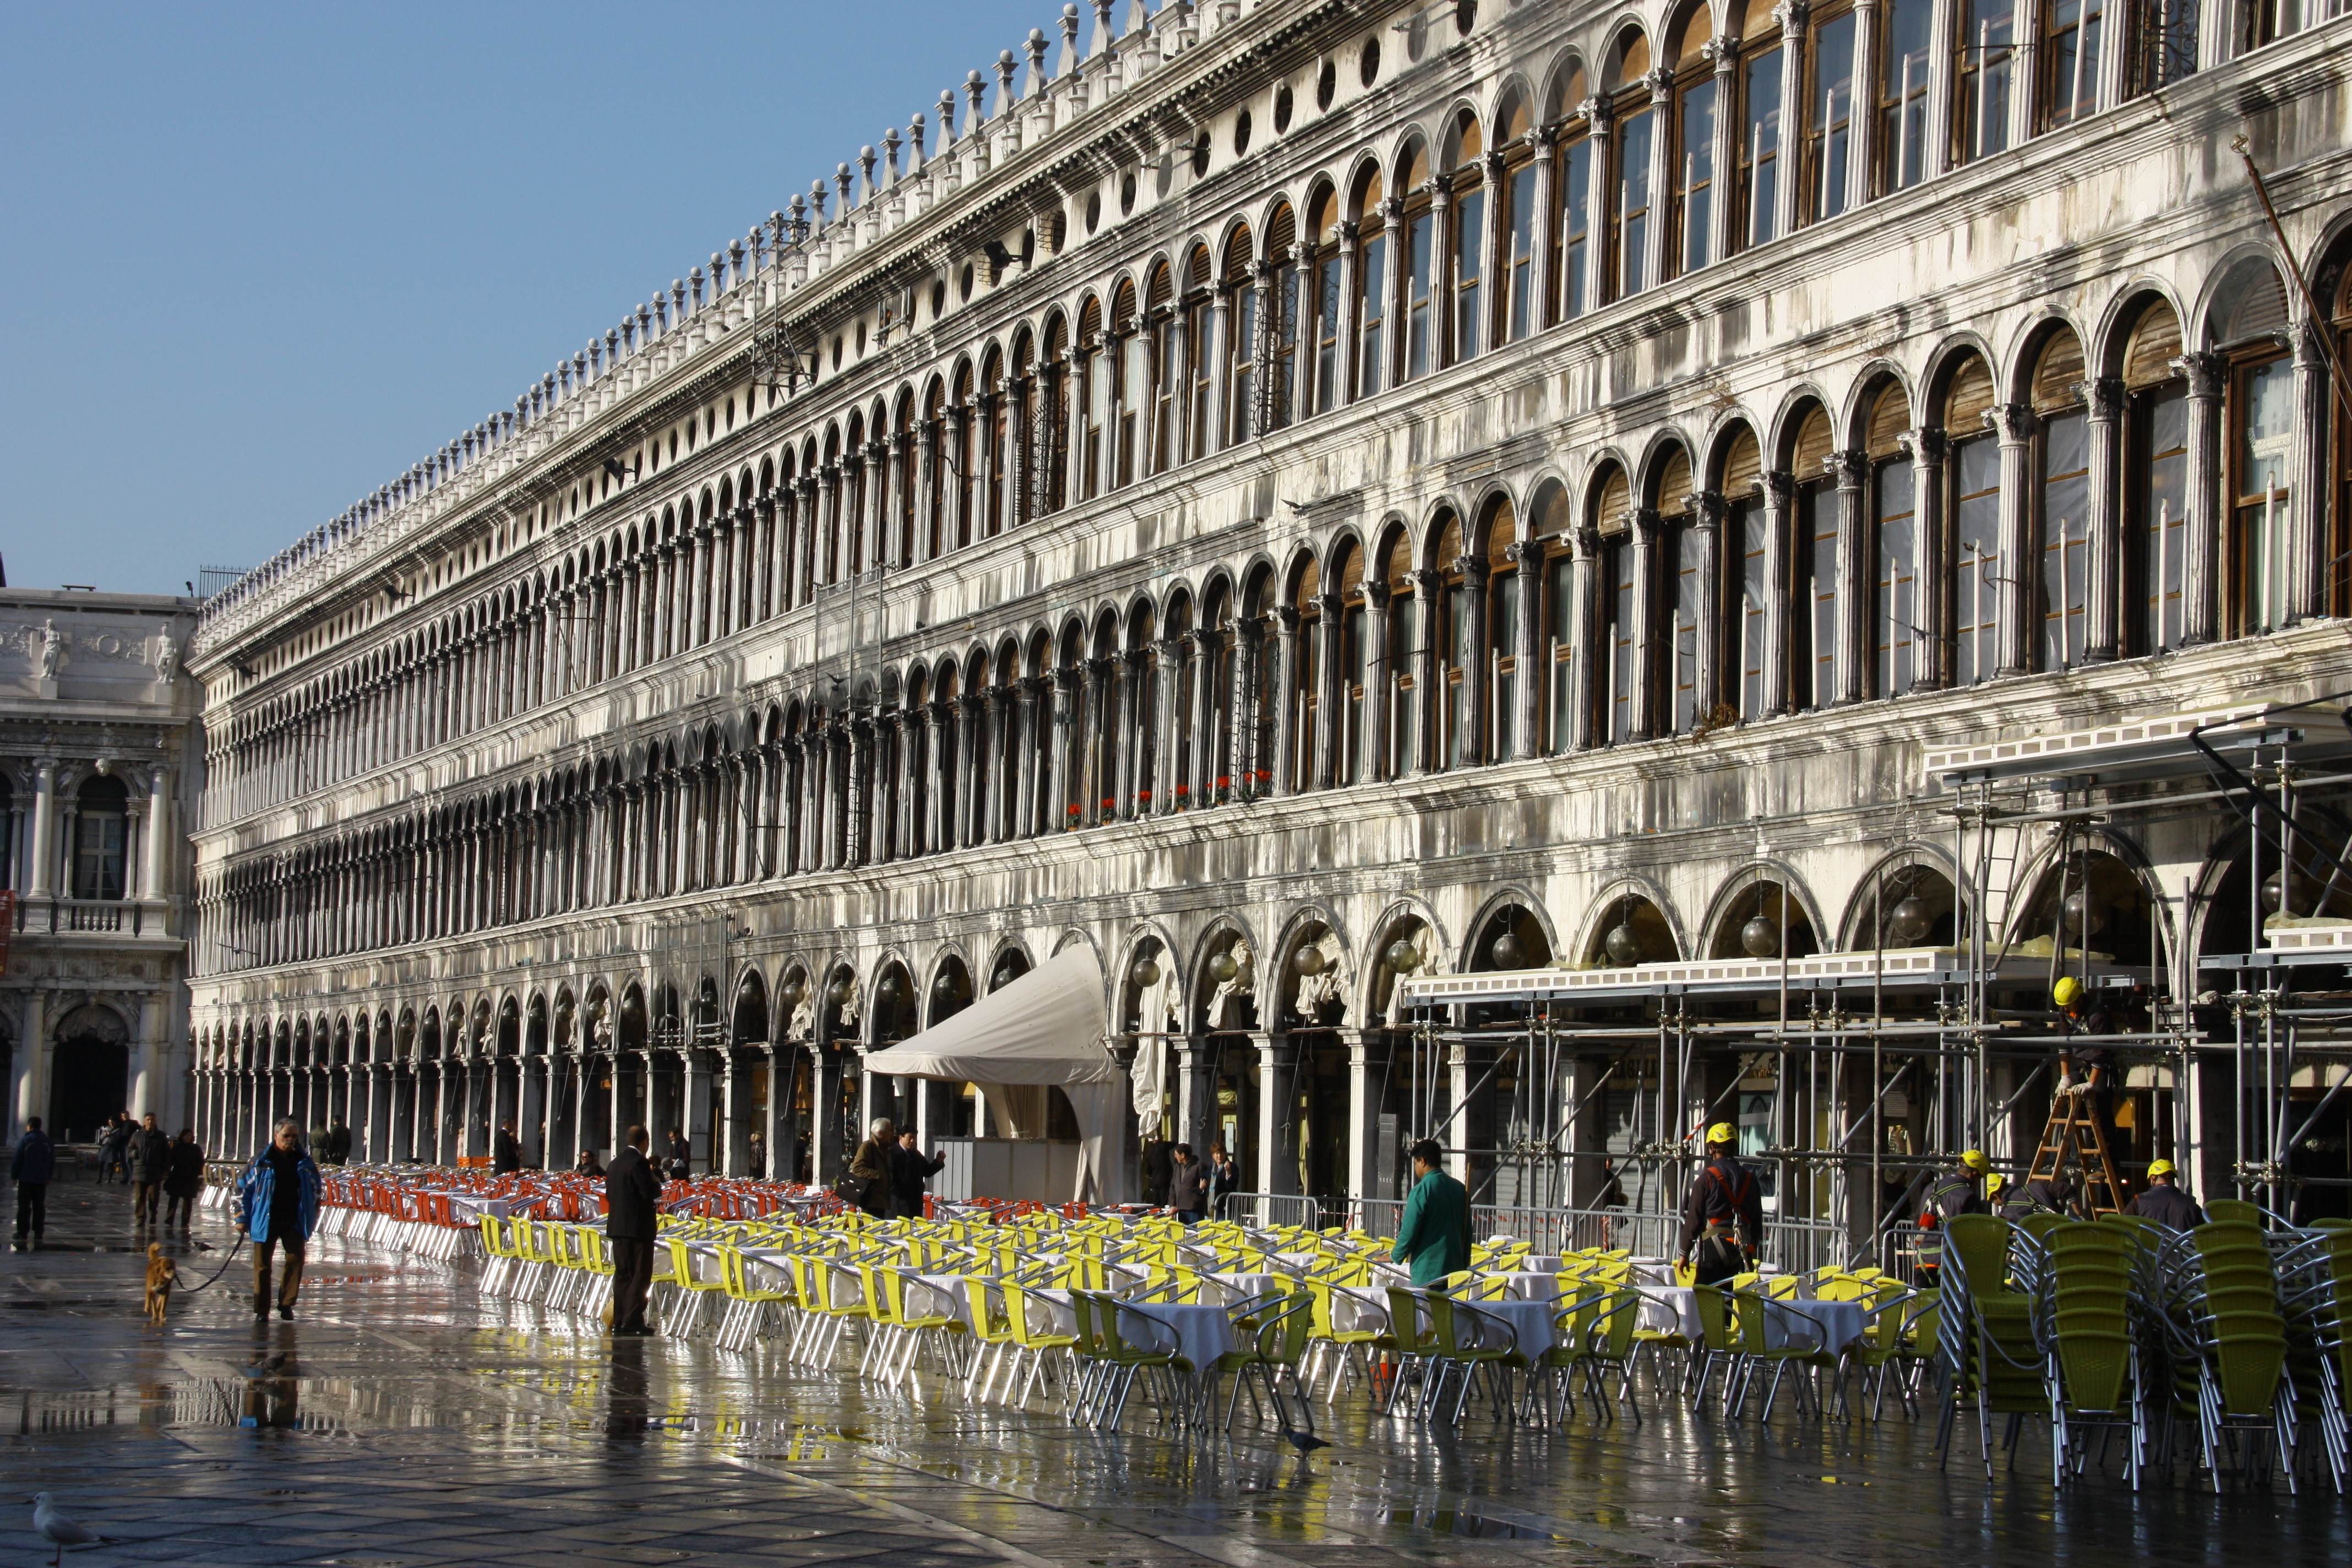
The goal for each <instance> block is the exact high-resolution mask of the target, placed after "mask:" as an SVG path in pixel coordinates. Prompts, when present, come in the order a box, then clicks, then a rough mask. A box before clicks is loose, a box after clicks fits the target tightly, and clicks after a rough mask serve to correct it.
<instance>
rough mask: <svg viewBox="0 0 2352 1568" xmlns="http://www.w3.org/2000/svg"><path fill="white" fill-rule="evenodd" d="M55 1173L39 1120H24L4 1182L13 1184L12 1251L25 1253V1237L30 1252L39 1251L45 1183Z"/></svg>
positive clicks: (45, 1217)
mask: <svg viewBox="0 0 2352 1568" xmlns="http://www.w3.org/2000/svg"><path fill="white" fill-rule="evenodd" d="M57 1173H58V1151H57V1146H56V1145H55V1144H52V1143H51V1142H49V1135H48V1134H47V1133H46V1132H44V1131H41V1119H40V1118H39V1117H37V1116H28V1117H26V1118H25V1135H24V1136H23V1137H22V1138H19V1139H17V1140H16V1152H15V1153H13V1154H11V1155H9V1156H8V1179H9V1180H10V1181H12V1182H14V1183H16V1250H17V1251H19V1252H23V1251H26V1240H25V1238H26V1237H27V1236H30V1237H32V1243H31V1248H30V1250H32V1251H35V1252H38V1251H39V1250H40V1249H41V1232H43V1231H44V1230H47V1228H48V1226H49V1182H50V1179H51V1178H52V1177H54V1176H56V1174H57Z"/></svg>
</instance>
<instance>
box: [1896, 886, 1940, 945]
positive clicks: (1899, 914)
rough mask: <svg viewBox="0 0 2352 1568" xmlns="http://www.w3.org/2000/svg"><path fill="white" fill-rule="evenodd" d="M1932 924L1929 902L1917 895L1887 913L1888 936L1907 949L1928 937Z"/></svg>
mask: <svg viewBox="0 0 2352 1568" xmlns="http://www.w3.org/2000/svg"><path fill="white" fill-rule="evenodd" d="M1932 923H1933V919H1932V917H1931V916H1930V915H1929V914H1928V912H1927V900H1925V899H1923V898H1921V897H1920V896H1919V895H1918V894H1916V893H1914V894H1912V895H1911V896H1910V897H1909V898H1907V899H1905V900H1902V901H1901V902H1900V903H1898V904H1896V905H1895V907H1894V908H1893V909H1891V910H1888V911H1887V912H1886V934H1887V935H1888V936H1890V937H1892V938H1894V939H1895V941H1896V942H1899V943H1901V944H1902V945H1904V946H1906V947H1908V946H1910V945H1911V944H1912V943H1913V942H1917V941H1918V940H1919V939H1920V938H1921V937H1923V936H1926V935H1927V928H1928V926H1929V925H1930V924H1932Z"/></svg>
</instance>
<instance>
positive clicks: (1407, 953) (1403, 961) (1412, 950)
mask: <svg viewBox="0 0 2352 1568" xmlns="http://www.w3.org/2000/svg"><path fill="white" fill-rule="evenodd" d="M1388 959H1389V967H1390V968H1391V969H1393V970H1395V971H1396V972H1397V973H1399V974H1411V973H1412V972H1413V971H1414V970H1416V969H1419V968H1420V967H1421V949H1419V948H1417V947H1415V946H1413V944H1412V942H1407V941H1406V940H1405V939H1404V938H1403V937H1399V938H1397V939H1396V941H1394V942H1391V943H1389V952H1388Z"/></svg>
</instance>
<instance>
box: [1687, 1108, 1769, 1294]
mask: <svg viewBox="0 0 2352 1568" xmlns="http://www.w3.org/2000/svg"><path fill="white" fill-rule="evenodd" d="M1738 1146H1739V1135H1738V1133H1737V1132H1734V1131H1732V1130H1731V1124H1730V1123H1729V1122H1727V1121H1718V1122H1717V1123H1716V1124H1715V1125H1714V1126H1712V1127H1710V1128H1708V1129H1707V1130H1706V1166H1705V1167H1704V1168H1702V1169H1701V1170H1700V1172H1699V1173H1698V1180H1696V1181H1695V1182H1693V1183H1692V1184H1691V1189H1690V1196H1689V1197H1688V1198H1687V1199H1685V1201H1684V1203H1683V1234H1682V1243H1681V1245H1680V1247H1678V1248H1677V1249H1676V1251H1675V1262H1676V1263H1683V1262H1689V1263H1692V1264H1693V1265H1694V1272H1693V1274H1692V1277H1691V1282H1692V1283H1693V1284H1695V1285H1719V1284H1722V1283H1723V1282H1724V1281H1726V1280H1728V1279H1732V1278H1734V1277H1735V1276H1737V1275H1741V1274H1745V1273H1747V1272H1748V1271H1749V1270H1750V1269H1752V1268H1755V1267H1756V1251H1757V1248H1758V1247H1760V1246H1762V1245H1763V1241H1764V1194H1763V1192H1762V1190H1761V1189H1760V1188H1759V1186H1758V1184H1757V1181H1756V1173H1754V1172H1753V1171H1750V1170H1749V1169H1748V1167H1747V1166H1745V1165H1743V1164H1741V1163H1739V1161H1738V1158H1737V1156H1735V1155H1734V1153H1733V1152H1732V1151H1734V1150H1735V1149H1737V1148H1738ZM1694 1242H1696V1243H1697V1244H1698V1251H1697V1254H1696V1257H1694V1256H1693V1254H1692V1251H1691V1245H1692V1243H1694Z"/></svg>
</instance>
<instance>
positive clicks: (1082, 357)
mask: <svg viewBox="0 0 2352 1568" xmlns="http://www.w3.org/2000/svg"><path fill="white" fill-rule="evenodd" d="M1079 321H1080V326H1079V329H1078V330H1079V333H1080V335H1079V338H1078V342H1077V349H1078V364H1079V366H1080V368H1081V374H1082V375H1083V377H1084V380H1085V382H1086V388H1085V393H1086V410H1087V423H1086V431H1085V435H1084V437H1083V445H1084V446H1085V447H1086V451H1085V453H1084V456H1083V458H1082V459H1081V462H1080V465H1079V469H1080V474H1081V476H1082V479H1083V484H1082V487H1081V489H1080V493H1081V494H1083V495H1087V496H1098V495H1100V494H1102V493H1103V491H1104V490H1105V489H1108V488H1109V487H1108V485H1106V484H1105V483H1104V473H1103V468H1104V463H1103V438H1104V433H1105V431H1107V430H1108V428H1109V426H1110V386H1111V340H1110V339H1109V338H1108V337H1106V336H1105V335H1104V334H1103V331H1102V324H1101V323H1102V318H1101V315H1100V313H1099V311H1098V310H1097V307H1096V305H1095V303H1094V302H1093V301H1092V300H1088V301H1087V308H1086V312H1085V314H1084V315H1083V316H1081V317H1080V318H1079Z"/></svg>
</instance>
